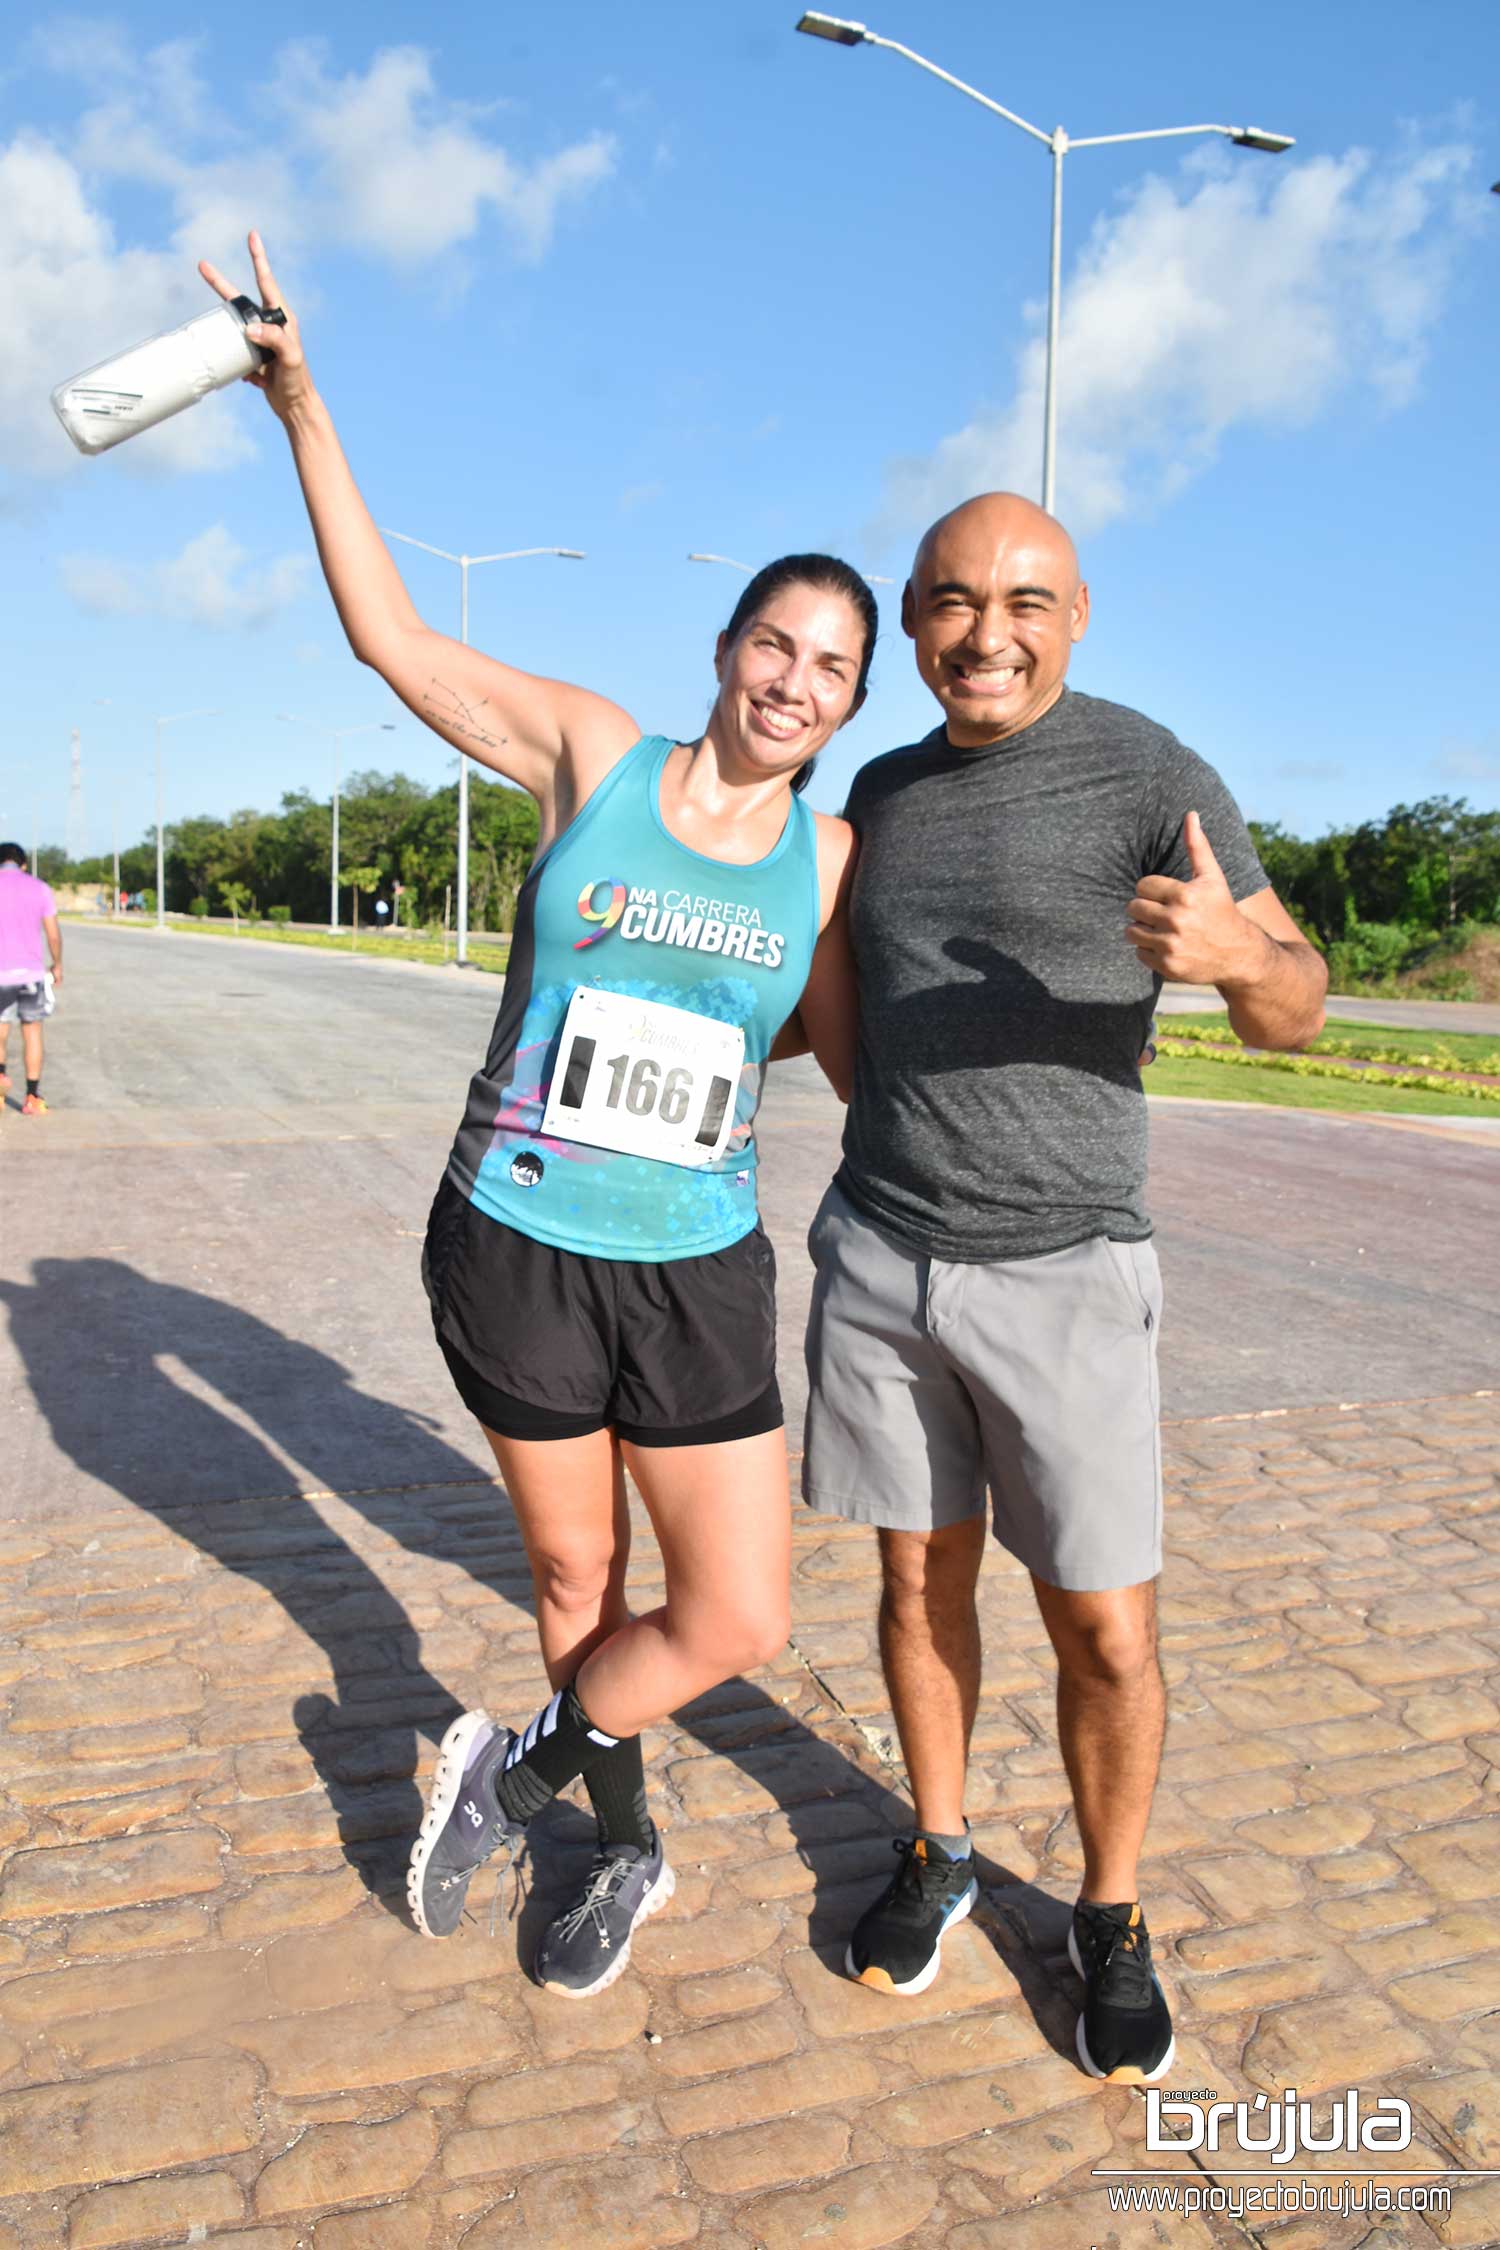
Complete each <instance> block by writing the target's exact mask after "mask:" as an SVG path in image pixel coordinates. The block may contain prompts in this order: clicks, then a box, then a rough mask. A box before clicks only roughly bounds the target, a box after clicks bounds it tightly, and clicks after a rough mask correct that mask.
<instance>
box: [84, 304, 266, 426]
mask: <svg viewBox="0 0 1500 2250" xmlns="http://www.w3.org/2000/svg"><path fill="white" fill-rule="evenodd" d="M252 321H262V322H269V321H274V322H275V323H276V324H277V326H278V327H283V328H284V327H285V326H286V314H285V313H284V312H282V311H281V309H280V307H279V306H278V307H277V308H276V309H275V310H274V311H272V312H262V311H261V308H260V307H259V305H256V304H252V303H251V301H250V299H249V298H248V297H231V298H230V299H229V300H228V302H227V303H225V304H221V305H217V306H215V308H214V310H213V311H212V312H206V313H199V315H198V317H197V318H196V320H189V321H185V322H184V324H183V325H182V327H181V328H169V329H168V330H167V332H166V334H165V335H163V336H153V337H151V338H150V340H149V341H148V342H147V343H144V344H136V345H135V346H134V347H133V348H132V349H131V350H130V351H128V352H118V353H116V355H115V357H114V358H113V359H105V360H101V361H100V362H99V365H98V366H97V367H90V368H86V369H85V370H84V372H83V374H81V375H74V376H73V377H71V379H70V380H69V381H68V382H66V383H59V384H58V386H57V389H56V390H55V391H54V392H53V393H52V404H53V407H54V409H55V410H56V413H57V418H58V420H59V421H60V422H61V424H62V426H63V428H64V429H65V430H66V431H67V433H68V435H69V437H70V438H71V439H72V440H73V443H74V444H75V445H76V446H77V448H78V450H79V452H80V453H105V452H107V451H108V450H109V448H110V446H112V445H119V444H120V443H121V442H122V440H123V439H125V438H128V437H134V436H135V434H136V432H137V430H149V429H152V428H153V427H154V426H155V424H156V423H158V422H165V421H167V420H169V419H170V417H171V416H172V415H174V414H180V413H181V412H182V410H183V408H184V407H185V406H192V405H194V404H195V403H196V401H197V400H199V399H200V398H206V397H207V396H208V393H209V392H210V391H221V390H222V389H223V388H224V386H225V384H226V383H234V382H237V381H238V380H239V378H240V377H241V376H242V375H249V374H250V373H251V372H252V371H253V370H254V369H255V368H257V367H264V365H265V363H266V361H267V360H268V359H269V358H270V357H271V354H270V353H269V352H268V351H266V350H264V349H263V348H262V347H261V345H259V344H252V343H251V341H250V339H249V337H248V336H247V335H246V334H245V330H246V328H247V327H248V326H249V324H250V323H251V322H252Z"/></svg>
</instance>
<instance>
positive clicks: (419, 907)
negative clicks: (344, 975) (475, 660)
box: [37, 772, 537, 930]
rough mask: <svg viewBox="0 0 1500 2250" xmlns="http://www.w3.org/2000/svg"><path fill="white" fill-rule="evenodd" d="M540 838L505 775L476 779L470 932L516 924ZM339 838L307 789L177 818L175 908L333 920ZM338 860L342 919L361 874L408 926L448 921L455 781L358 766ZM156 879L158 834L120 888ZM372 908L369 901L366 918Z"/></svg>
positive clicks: (169, 885)
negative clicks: (428, 782)
mask: <svg viewBox="0 0 1500 2250" xmlns="http://www.w3.org/2000/svg"><path fill="white" fill-rule="evenodd" d="M536 840H537V808H536V804H535V801H534V799H532V798H531V797H528V796H527V795H526V794H525V792H524V791H522V790H519V789H510V788H507V787H506V786H505V784H504V783H503V782H489V781H482V780H481V779H480V778H479V777H478V775H471V776H470V780H469V921H470V926H471V927H472V928H473V929H476V930H507V929H509V928H510V927H511V923H512V919H513V916H514V913H515V903H516V894H517V892H518V891H519V890H520V887H521V884H522V883H523V882H524V880H525V877H526V870H527V868H528V867H529V866H530V864H531V858H532V854H533V853H534V852H535V850H536ZM332 843H333V813H332V809H331V807H330V806H329V804H328V803H327V802H326V801H325V800H319V799H317V798H314V797H312V796H310V795H309V794H308V792H307V791H306V790H305V789H294V790H290V791H288V793H287V794H286V795H285V796H284V797H283V798H282V800H281V809H280V811H279V812H274V813H262V812H253V811H249V810H246V811H244V812H235V813H231V814H230V815H229V818H228V819H227V820H223V819H220V818H218V817H217V816H216V815H214V814H211V813H199V814H197V815H195V816H194V817H192V818H191V819H188V820H179V821H175V822H172V823H170V824H169V825H168V827H167V831H166V838H165V867H166V892H167V900H166V903H167V911H168V912H169V913H172V914H186V913H190V912H191V911H192V910H193V904H194V901H195V900H197V899H202V900H204V901H205V902H206V904H207V908H208V911H209V913H211V914H228V913H230V912H232V911H237V912H238V913H241V914H245V913H249V914H259V915H262V916H264V915H267V914H269V913H270V912H271V911H272V909H273V908H279V909H282V910H284V911H286V912H289V913H290V916H291V919H292V920H293V921H294V922H318V921H326V920H327V918H328V890H329V875H330V857H331V852H332ZM339 868H340V873H341V876H342V878H343V880H342V883H341V886H340V917H341V919H343V920H346V921H347V920H349V919H352V903H353V891H352V888H351V878H352V877H354V876H359V877H360V878H361V882H360V888H361V889H362V890H363V891H365V892H366V893H367V894H368V893H369V892H370V891H371V890H373V891H374V893H375V895H376V896H377V897H381V898H385V899H387V900H389V901H390V902H391V903H392V905H393V907H394V908H395V910H396V916H397V919H398V920H399V921H401V922H402V923H403V924H406V925H408V926H411V927H425V926H428V925H432V924H435V923H439V922H441V921H442V919H443V904H444V897H445V894H446V893H447V892H448V891H450V890H451V889H452V887H453V885H454V884H455V883H456V882H457V879H458V784H457V782H451V783H449V784H448V786H447V787H446V788H442V789H428V788H426V787H425V786H424V785H423V784H422V783H421V782H420V781H413V780H412V779H411V777H410V776H409V775H407V774H404V773H393V774H381V773H374V772H364V773H355V774H351V775H350V776H349V779H348V781H347V782H346V783H345V785H344V788H343V790H342V792H341V793H340V797H339ZM372 870H373V871H374V874H375V877H376V880H375V882H374V883H373V884H372V883H371V882H370V880H369V877H370V872H371V871H372ZM111 871H112V862H111V860H110V859H109V858H108V857H101V858H96V859H83V860H77V861H70V860H69V859H68V858H67V856H66V855H65V854H64V853H63V852H62V851H60V850H58V849H57V848H56V847H55V846H51V845H49V846H45V847H43V849H42V850H41V851H40V852H39V854H38V856H37V872H38V873H39V874H40V875H42V876H43V878H44V879H45V880H46V881H47V882H49V883H99V884H102V885H103V886H104V888H105V889H106V890H107V889H108V887H109V884H110V881H111ZM155 881H156V836H155V832H154V831H152V832H151V833H150V834H148V835H147V836H145V837H144V838H143V839H142V840H141V842H140V843H138V844H132V845H131V846H130V848H129V849H128V850H127V851H122V852H121V854H120V886H121V888H122V889H123V890H125V891H129V892H131V893H134V892H137V891H144V890H147V889H149V888H151V886H152V885H154V883H155ZM398 883H399V884H400V885H401V892H400V895H399V897H398V896H397V895H396V885H397V884H398ZM198 911H199V912H200V913H201V912H202V911H203V908H202V907H199V908H198ZM367 916H368V908H364V909H362V911H361V915H360V919H361V920H362V921H363V920H365V919H366V918H367Z"/></svg>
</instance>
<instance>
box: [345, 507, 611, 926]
mask: <svg viewBox="0 0 1500 2250" xmlns="http://www.w3.org/2000/svg"><path fill="white" fill-rule="evenodd" d="M381 537H382V538H384V539H399V540H400V541H401V544H402V545H403V546H404V547H420V548H421V550H422V552H423V554H424V555H436V556H437V557H438V558H439V560H440V561H442V562H451V563H457V564H458V570H459V597H458V637H459V640H460V641H461V642H462V643H463V645H464V647H465V648H467V647H468V645H469V572H470V570H471V569H474V568H476V567H477V566H478V565H479V564H480V563H496V562H520V561H521V560H522V559H523V557H525V556H527V555H561V556H563V557H564V559H565V560H566V561H568V562H584V561H586V560H587V557H586V556H585V554H584V551H583V549H582V548H581V547H511V548H510V549H508V550H507V552H506V553H505V554H503V555H450V554H449V552H448V550H447V548H446V547H429V546H428V544H427V541H426V540H425V539H413V538H412V537H411V534H410V533H409V532H405V531H388V530H387V529H386V528H385V526H384V525H382V526H381ZM457 889H458V902H457V903H458V918H457V919H458V927H457V931H456V937H457V944H456V947H455V950H454V958H455V960H456V961H457V963H458V966H459V967H460V968H461V969H462V968H467V966H468V962H469V761H468V758H467V757H465V756H461V757H460V758H459V761H458V884H457Z"/></svg>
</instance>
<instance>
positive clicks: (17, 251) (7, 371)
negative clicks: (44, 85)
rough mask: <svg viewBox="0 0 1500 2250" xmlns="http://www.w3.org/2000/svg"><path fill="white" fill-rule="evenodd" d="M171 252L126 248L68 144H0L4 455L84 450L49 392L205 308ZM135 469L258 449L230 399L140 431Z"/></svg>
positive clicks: (59, 463)
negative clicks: (93, 198)
mask: <svg viewBox="0 0 1500 2250" xmlns="http://www.w3.org/2000/svg"><path fill="white" fill-rule="evenodd" d="M183 268H184V261H183V260H182V259H180V258H178V257H175V256H173V255H171V254H170V253H169V252H166V251H157V250H141V249H128V248H121V247H120V245H119V244H118V243H117V242H116V240H115V236H114V231H113V229H112V228H111V226H110V224H109V221H108V220H107V219H106V218H105V217H104V215H103V214H102V212H100V211H99V210H98V209H96V208H95V206H94V205H93V204H92V203H91V202H90V201H89V198H88V195H87V193H86V191H85V189H84V185H83V182H82V180H81V178H80V176H79V173H78V170H77V168H76V166H75V165H73V164H72V163H71V162H70V161H69V159H68V158H67V157H66V156H64V155H63V154H62V152H61V151H60V150H58V149H56V148H54V147H52V146H51V144H50V143H49V142H47V141H44V140H42V139H40V138H39V137H37V136H36V135H33V134H26V133H22V134H20V135H18V136H17V138H16V139H15V140H14V141H12V142H11V144H10V146H9V147H8V148H3V149H0V302H3V303H4V305H5V325H6V349H5V351H4V353H3V354H0V457H4V458H5V459H7V460H8V461H9V462H10V463H11V464H12V465H14V466H15V467H18V468H24V469H28V470H40V471H42V472H43V473H45V472H47V471H48V470H54V471H55V470H57V469H59V468H62V467H65V466H66V465H67V463H68V462H69V461H70V460H75V459H76V458H77V456H76V455H74V453H73V451H72V448H71V446H70V445H69V443H68V441H67V439H66V438H65V437H64V435H63V432H62V429H61V427H60V425H59V424H58V422H57V420H56V418H55V416H54V415H53V413H52V410H51V407H50V404H49V394H50V393H51V391H52V389H53V387H54V386H55V385H56V384H58V383H60V382H62V381H63V380H64V379H65V378H66V377H67V376H69V375H76V374H78V373H80V372H81V371H82V370H83V369H84V368H85V367H87V366H90V365H91V364H92V363H94V362H95V361H97V360H99V359H102V358H104V357H105V356H106V355H107V354H108V353H109V352H110V351H111V350H113V349H116V348H120V347H123V346H124V345H126V344H130V343H135V342H138V341H139V340H140V338H141V337H142V336H146V335H150V334H151V332H152V330H153V329H154V328H166V327H169V326H171V324H172V323H173V322H174V321H177V320H187V319H190V318H191V317H192V315H193V314H194V313H195V312H198V311H200V310H201V309H202V291H203V284H202V282H201V281H199V280H198V277H197V275H196V274H195V273H193V271H192V268H191V265H190V264H188V266H187V269H186V271H185V272H184V270H183ZM128 450H129V451H130V453H131V454H132V455H133V456H134V459H133V461H132V466H133V467H136V468H140V469H146V470H151V469H155V470H158V471H160V470H163V469H190V468H214V469H217V468H223V467H225V466H226V465H227V464H229V463H230V462H232V461H235V460H238V459H242V458H243V457H244V456H245V455H246V454H248V453H250V452H251V451H253V447H252V445H251V443H250V441H249V438H248V436H247V435H246V433H245V431H244V429H243V428H242V427H241V425H240V423H239V421H238V420H237V418H236V415H235V413H234V410H233V408H232V407H231V406H230V405H229V402H228V401H226V400H224V399H223V398H219V399H214V400H211V401H208V402H206V403H205V404H204V405H202V406H200V407H197V408H196V409H195V410H194V411H193V413H191V414H186V415H179V416H178V417H177V418H176V420H174V421H172V422H168V423H165V424H163V425H162V426H161V428H160V429H157V430H153V431H152V432H150V433H149V434H148V435H145V436H142V437H140V438H136V439H133V440H132V442H131V445H130V447H129V449H128Z"/></svg>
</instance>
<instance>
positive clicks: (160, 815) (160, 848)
mask: <svg viewBox="0 0 1500 2250" xmlns="http://www.w3.org/2000/svg"><path fill="white" fill-rule="evenodd" d="M94 701H95V702H96V703H99V704H101V705H103V704H112V703H113V702H114V701H115V698H114V697H113V696H111V695H98V696H95V698H94ZM136 708H137V707H136V705H134V704H127V705H126V709H127V710H135V709H136ZM140 715H141V717H142V718H143V719H145V718H149V719H150V720H151V723H152V725H153V726H154V727H155V729H156V926H157V928H158V929H159V930H164V929H165V928H166V926H167V859H166V848H165V844H164V841H163V837H164V829H163V819H164V812H163V797H162V763H161V730H162V728H163V727H175V726H177V725H178V724H179V723H180V722H181V721H182V720H183V719H216V718H217V717H218V716H219V714H218V712H217V711H172V712H168V713H165V714H163V715H161V716H157V715H156V714H154V713H152V712H149V711H142V712H141V714H140Z"/></svg>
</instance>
